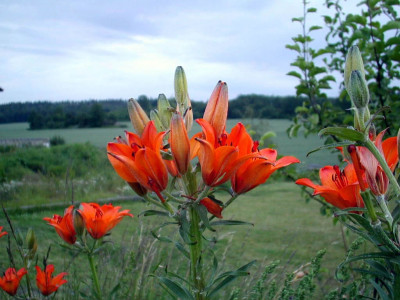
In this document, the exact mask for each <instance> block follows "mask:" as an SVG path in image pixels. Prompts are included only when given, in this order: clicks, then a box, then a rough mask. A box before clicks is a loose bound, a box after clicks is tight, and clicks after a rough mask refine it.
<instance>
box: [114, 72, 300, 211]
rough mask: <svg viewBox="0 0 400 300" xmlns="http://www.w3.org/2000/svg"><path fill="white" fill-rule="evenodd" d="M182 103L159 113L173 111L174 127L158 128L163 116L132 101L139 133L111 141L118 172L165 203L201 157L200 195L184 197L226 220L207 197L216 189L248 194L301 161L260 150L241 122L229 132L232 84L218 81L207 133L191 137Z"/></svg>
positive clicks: (203, 123) (204, 123) (209, 109)
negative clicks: (149, 112) (148, 112)
mask: <svg viewBox="0 0 400 300" xmlns="http://www.w3.org/2000/svg"><path fill="white" fill-rule="evenodd" d="M179 72H183V70H181V69H180V68H179V67H178V69H177V74H178V75H176V77H177V76H178V77H179V74H180V73H179ZM176 80H177V79H176ZM178 81H179V79H178ZM176 94H178V95H179V93H177V92H176ZM184 95H186V94H185V93H184ZM162 99H163V98H162ZM159 101H160V99H159ZM177 102H178V107H177V109H176V110H175V111H173V112H172V113H171V108H170V107H169V106H168V105H167V107H168V109H166V110H164V112H162V111H159V112H158V113H159V114H160V115H161V114H162V113H164V114H168V113H170V119H169V123H170V126H169V127H168V128H167V130H164V131H159V130H158V128H162V126H163V124H161V122H160V121H159V119H157V118H155V119H154V120H150V119H149V117H148V116H147V115H146V113H145V112H144V111H143V109H142V108H141V107H140V105H139V104H138V103H137V102H136V101H135V100H133V99H131V100H130V107H131V109H130V116H131V120H132V124H133V126H134V128H135V130H136V133H133V132H129V131H126V132H125V138H122V137H117V138H116V141H115V142H112V143H109V144H108V145H107V151H108V158H109V160H110V162H111V164H112V165H113V167H114V169H115V171H116V172H117V173H118V175H119V176H120V177H121V178H123V179H124V180H125V181H126V182H127V183H128V184H129V185H130V186H131V187H132V189H134V190H135V191H136V193H137V194H139V195H145V194H146V193H147V192H148V191H150V192H154V193H155V194H156V195H157V196H158V198H159V200H160V201H161V203H166V201H167V200H166V198H168V195H167V197H166V196H165V195H163V191H165V190H166V189H167V187H168V184H169V183H170V182H171V181H173V179H174V178H180V179H182V178H185V176H187V175H188V173H195V172H196V170H197V169H196V168H197V167H196V165H195V166H192V165H191V162H192V161H195V162H198V163H199V165H200V170H201V176H202V182H201V183H199V184H198V186H197V187H196V188H195V190H194V193H192V194H188V193H186V194H181V195H179V196H183V197H185V198H187V199H189V201H193V202H194V200H196V202H198V203H200V204H202V205H204V206H205V207H206V208H207V210H208V211H209V212H210V213H211V214H213V215H214V216H216V217H219V218H221V217H222V215H221V212H222V209H223V208H224V207H223V206H221V205H220V202H219V201H215V199H213V198H210V197H207V195H208V194H210V193H211V192H212V189H213V188H215V187H218V186H220V185H222V184H224V183H226V182H228V181H230V183H231V187H232V190H233V193H235V194H236V195H240V194H244V193H246V192H248V191H250V190H252V189H254V188H255V187H257V186H258V185H260V184H262V183H264V182H265V181H266V180H267V179H268V178H269V177H270V175H271V174H272V173H274V172H275V171H276V170H278V169H280V168H282V167H285V166H288V165H290V164H293V163H298V162H299V160H298V159H297V158H295V157H293V156H284V157H282V158H280V159H277V155H278V153H277V151H276V150H275V149H270V148H265V149H261V150H260V149H258V146H259V142H258V141H254V140H253V139H252V138H251V136H250V135H249V133H248V132H247V130H246V127H245V126H244V125H243V124H242V123H240V122H239V123H237V124H236V125H235V126H234V127H233V128H232V130H231V132H230V133H228V132H227V131H226V120H227V114H228V88H227V85H226V83H225V82H222V81H220V82H218V83H217V86H216V87H215V89H214V91H213V92H212V94H211V97H210V99H209V101H208V104H207V106H206V110H205V112H204V115H203V118H201V119H197V120H196V122H197V123H198V124H199V125H200V126H201V129H202V132H199V133H196V134H194V135H193V136H192V137H191V138H189V135H188V131H189V130H190V129H191V126H192V121H191V120H192V118H193V117H192V111H191V109H190V100H189V98H188V97H185V99H184V101H183V102H184V103H185V104H186V110H185V107H183V108H181V111H182V110H183V111H184V113H183V114H182V113H181V112H180V111H179V101H178V99H177ZM159 107H160V105H159ZM157 122H158V123H160V124H159V126H157V125H158V124H157ZM167 124H168V121H167ZM183 180H184V179H183ZM201 191H206V192H205V193H204V192H201ZM186 192H187V191H186ZM166 193H167V194H168V192H166Z"/></svg>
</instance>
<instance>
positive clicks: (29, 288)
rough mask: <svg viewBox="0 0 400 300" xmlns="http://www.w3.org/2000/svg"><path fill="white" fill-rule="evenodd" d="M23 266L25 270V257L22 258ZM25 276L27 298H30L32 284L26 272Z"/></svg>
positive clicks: (26, 265)
mask: <svg viewBox="0 0 400 300" xmlns="http://www.w3.org/2000/svg"><path fill="white" fill-rule="evenodd" d="M24 266H25V270H28V263H27V261H26V258H24ZM25 278H26V287H27V290H28V296H29V298H31V297H32V291H31V290H32V285H31V279H30V278H29V274H26V276H25Z"/></svg>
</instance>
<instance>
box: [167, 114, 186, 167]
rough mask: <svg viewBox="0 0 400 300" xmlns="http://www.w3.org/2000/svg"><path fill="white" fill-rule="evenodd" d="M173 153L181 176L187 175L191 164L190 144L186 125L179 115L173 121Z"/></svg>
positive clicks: (174, 116)
mask: <svg viewBox="0 0 400 300" xmlns="http://www.w3.org/2000/svg"><path fill="white" fill-rule="evenodd" d="M170 143H171V152H172V155H173V157H174V161H175V163H176V167H177V169H178V171H179V173H180V174H182V175H183V174H185V173H186V172H187V170H188V167H189V163H190V143H189V137H188V135H187V132H186V128H185V124H184V123H183V119H182V117H181V115H180V114H179V113H176V114H174V115H173V117H172V119H171V138H170Z"/></svg>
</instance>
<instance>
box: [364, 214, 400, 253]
mask: <svg viewBox="0 0 400 300" xmlns="http://www.w3.org/2000/svg"><path fill="white" fill-rule="evenodd" d="M371 226H372V228H373V229H374V231H375V233H376V235H377V236H378V237H379V238H380V240H381V242H382V243H383V244H384V245H385V246H386V247H388V248H389V249H390V250H391V251H393V253H395V254H397V255H398V254H400V249H399V248H398V247H397V246H396V245H395V244H394V243H393V241H392V240H391V239H390V238H389V237H388V236H387V234H386V232H385V231H384V230H383V229H382V226H381V222H380V221H378V222H376V223H372V224H371Z"/></svg>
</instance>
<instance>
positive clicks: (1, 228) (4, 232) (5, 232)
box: [0, 226, 7, 238]
mask: <svg viewBox="0 0 400 300" xmlns="http://www.w3.org/2000/svg"><path fill="white" fill-rule="evenodd" d="M2 230H3V226H0V238H1V237H2V236H5V235H6V234H7V231H3V232H1V231H2Z"/></svg>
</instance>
